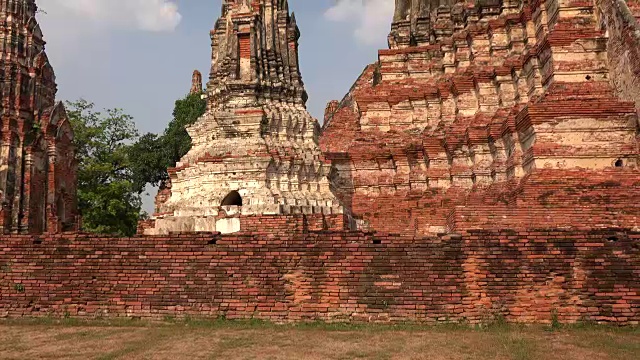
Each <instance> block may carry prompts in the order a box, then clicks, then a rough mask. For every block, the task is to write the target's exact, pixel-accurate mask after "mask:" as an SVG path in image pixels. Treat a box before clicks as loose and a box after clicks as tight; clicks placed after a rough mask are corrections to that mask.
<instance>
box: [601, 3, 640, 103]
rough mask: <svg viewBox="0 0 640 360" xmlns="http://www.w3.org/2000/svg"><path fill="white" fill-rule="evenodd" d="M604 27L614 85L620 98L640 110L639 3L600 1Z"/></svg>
mask: <svg viewBox="0 0 640 360" xmlns="http://www.w3.org/2000/svg"><path fill="white" fill-rule="evenodd" d="M596 3H597V8H598V12H599V15H600V19H601V20H600V22H601V25H600V26H601V27H603V28H604V29H606V30H607V35H608V41H607V52H608V58H609V67H610V74H611V81H612V83H613V84H614V86H615V88H616V91H617V93H618V95H619V96H620V97H621V98H623V99H626V100H629V101H634V102H635V103H636V109H640V25H639V24H638V21H637V18H636V16H640V2H638V0H627V1H624V0H598V1H596Z"/></svg>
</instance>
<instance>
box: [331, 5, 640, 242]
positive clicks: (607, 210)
mask: <svg viewBox="0 0 640 360" xmlns="http://www.w3.org/2000/svg"><path fill="white" fill-rule="evenodd" d="M396 3H397V6H396V11H395V14H394V22H393V25H392V29H391V33H390V35H389V49H388V50H381V51H380V52H379V58H378V61H377V62H376V63H374V64H372V65H370V66H368V67H367V68H366V69H365V70H364V72H363V73H362V75H361V76H360V77H359V79H358V80H357V81H356V83H355V85H354V86H353V87H352V88H351V90H350V92H349V93H348V94H347V95H346V96H345V97H344V99H343V100H342V101H340V102H337V101H336V102H332V103H330V104H329V105H328V106H327V114H326V115H325V123H324V129H323V134H322V140H321V143H322V149H323V151H324V153H325V155H326V156H327V157H328V158H329V159H331V160H332V163H333V165H334V168H335V170H336V173H335V178H334V179H333V180H334V183H335V188H336V190H337V194H339V197H340V198H341V199H342V200H343V202H344V203H345V204H347V205H348V207H349V208H351V210H352V211H353V215H354V217H356V218H357V219H361V220H362V223H363V225H364V226H365V227H366V228H369V229H372V230H376V231H386V232H393V233H408V234H411V235H412V234H430V233H438V232H446V231H452V230H455V229H459V228H469V227H472V228H491V227H521V226H533V227H540V226H561V227H573V226H583V225H584V224H589V225H590V226H592V227H607V226H630V227H635V228H637V226H638V215H639V214H640V202H639V201H638V200H637V199H640V182H638V179H639V178H640V171H639V169H638V165H639V164H638V160H639V156H638V155H639V152H638V139H639V138H638V134H639V132H638V131H639V125H638V109H640V107H638V105H639V104H640V96H638V92H637V89H638V86H639V85H640V83H639V81H640V78H639V74H640V63H638V59H639V58H638V51H639V49H638V47H637V44H638V33H637V32H634V30H633V27H630V25H629V24H630V23H629V22H627V23H625V22H624V21H630V22H633V26H636V24H637V23H636V22H635V19H634V18H633V17H631V16H630V14H631V13H630V12H629V10H628V9H627V10H624V11H627V13H625V14H626V15H625V14H622V13H621V11H623V8H616V7H615V6H619V5H620V4H624V3H623V2H615V1H613V2H612V1H595V2H592V1H499V0H496V1H493V0H481V1H471V2H468V1H467V2H464V1H462V2H460V1H453V0H450V1H447V0H442V1H437V0H436V1H418V0H413V1H401V0H398V1H397V2H396ZM625 8H626V7H625ZM634 9H636V10H638V7H637V6H636V7H635V8H634ZM638 14H640V13H638ZM625 24H626V25H625ZM636 31H637V30H636ZM621 57H624V59H621ZM622 61H624V64H622V63H621V62H622ZM389 219H394V221H389Z"/></svg>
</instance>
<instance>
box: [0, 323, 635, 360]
mask: <svg viewBox="0 0 640 360" xmlns="http://www.w3.org/2000/svg"><path fill="white" fill-rule="evenodd" d="M0 359H3V360H8V359H83V360H84V359H171V360H179V359H323V360H324V359H434V360H441V359H442V360H444V359H446V360H455V359H474V360H475V359H518V360H520V359H523V360H524V359H536V360H537V359H576V360H577V359H580V360H582V359H633V360H637V359H640V330H638V329H616V328H604V327H584V328H568V329H561V330H556V331H550V329H547V328H544V327H519V326H501V327H496V328H489V329H483V330H474V329H469V328H458V327H456V328H454V327H424V328H420V327H411V328H409V327H398V328H388V327H376V326H372V327H353V328H352V327H323V326H308V327H291V326H276V325H259V326H255V325H237V324H229V325H224V324H216V325H211V324H208V325H207V324H190V323H172V324H138V325H136V324H133V325H113V324H99V325H96V324H93V323H76V324H55V323H46V324H43V323H38V322H34V323H25V322H6V321H4V322H0Z"/></svg>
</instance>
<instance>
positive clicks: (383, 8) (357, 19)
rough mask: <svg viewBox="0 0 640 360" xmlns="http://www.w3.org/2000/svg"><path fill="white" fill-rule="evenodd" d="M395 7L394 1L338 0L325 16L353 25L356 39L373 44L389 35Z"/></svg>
mask: <svg viewBox="0 0 640 360" xmlns="http://www.w3.org/2000/svg"><path fill="white" fill-rule="evenodd" d="M394 5H395V2H394V0H337V1H336V3H335V5H333V6H332V7H331V8H329V10H327V11H326V12H325V14H324V15H325V17H326V18H327V19H329V20H331V21H337V22H350V23H353V24H354V25H355V30H354V35H355V37H356V38H357V39H358V40H359V41H361V42H363V43H365V44H373V43H376V42H379V41H380V39H384V38H386V36H387V34H388V33H389V29H390V25H391V20H392V19H393V9H394Z"/></svg>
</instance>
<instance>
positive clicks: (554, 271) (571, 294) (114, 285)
mask: <svg viewBox="0 0 640 360" xmlns="http://www.w3.org/2000/svg"><path fill="white" fill-rule="evenodd" d="M304 217H305V215H278V216H262V218H261V219H260V221H257V222H254V223H253V226H252V227H250V229H251V230H249V231H248V232H245V233H242V234H232V235H224V236H221V235H217V234H197V235H195V234H192V235H188V234H185V235H173V236H167V237H157V236H149V237H140V238H131V239H128V238H120V239H110V238H99V237H92V235H59V236H47V237H40V238H38V237H33V236H32V237H29V236H19V235H14V236H8V237H5V238H3V239H2V246H0V318H2V317H20V316H32V317H39V316H42V317H47V316H53V317H68V316H72V317H85V318H114V317H122V318H148V319H158V320H161V319H163V318H166V317H178V318H184V317H191V318H194V317H195V318H218V317H225V318H227V319H265V320H271V321H276V322H290V321H304V320H324V321H332V322H334V321H364V322H401V321H416V322H423V323H434V322H467V323H471V324H476V323H490V322H492V321H495V319H501V318H503V319H506V320H507V321H510V322H521V323H551V322H552V321H553V320H554V319H556V320H557V321H560V322H562V323H575V322H581V321H584V322H592V321H593V322H602V323H605V322H607V323H616V324H621V325H622V324H626V325H638V324H639V323H640V282H638V278H639V277H640V233H639V232H637V231H636V232H633V231H628V230H624V229H602V230H558V229H546V230H535V229H528V230H519V231H511V230H470V231H462V232H460V233H458V234H447V235H439V236H430V237H401V236H389V235H380V234H378V235H372V234H367V233H362V232H347V231H343V232H337V231H334V232H326V231H323V232H313V231H306V230H305V226H299V227H297V230H295V231H291V230H290V229H291V225H292V224H298V225H301V224H303V223H305V222H306V221H305V220H304ZM256 219H257V218H254V220H256ZM244 220H246V219H244ZM266 226H273V227H275V228H279V229H281V230H279V231H278V232H277V233H270V232H269V230H267V229H266V228H265V227H266Z"/></svg>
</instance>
